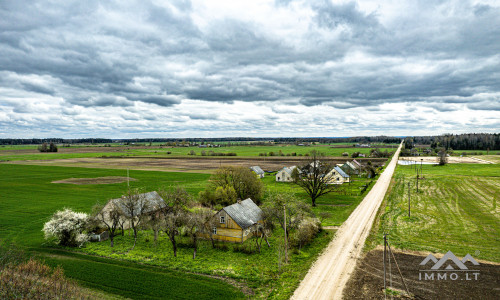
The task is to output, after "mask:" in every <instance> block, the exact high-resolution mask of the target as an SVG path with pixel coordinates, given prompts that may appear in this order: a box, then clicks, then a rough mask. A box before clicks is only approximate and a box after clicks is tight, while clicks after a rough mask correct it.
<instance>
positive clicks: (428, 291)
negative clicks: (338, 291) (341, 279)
mask: <svg viewBox="0 0 500 300" xmlns="http://www.w3.org/2000/svg"><path fill="white" fill-rule="evenodd" d="M381 248H382V247H379V248H377V249H375V250H372V251H369V252H368V253H366V255H365V256H364V257H363V258H362V259H361V260H360V261H358V264H357V266H356V270H355V271H354V272H353V274H352V276H351V278H350V279H349V281H348V282H347V286H346V288H345V290H344V294H343V298H344V299H384V292H383V288H384V266H383V249H381ZM472 255H474V253H472ZM394 256H395V257H396V260H397V263H398V265H399V268H400V269H401V273H402V274H403V277H404V279H405V283H406V285H407V286H408V289H409V291H410V294H411V297H406V296H404V295H402V294H400V295H397V296H394V298H395V299H500V265H499V264H495V263H488V262H484V261H478V262H479V266H473V269H475V270H479V275H478V278H477V280H475V278H474V275H472V274H470V278H469V279H471V280H467V278H466V276H465V275H464V273H463V272H456V273H460V277H459V278H458V279H456V280H452V279H450V278H447V279H446V280H443V279H441V280H437V279H434V280H424V275H423V274H422V275H421V276H422V277H421V279H422V280H420V279H419V274H420V273H419V270H421V269H422V266H420V263H421V262H422V261H423V260H424V259H425V258H426V254H421V253H416V252H402V251H394ZM435 257H436V258H438V259H439V258H440V257H442V254H441V255H436V254H435ZM459 259H461V257H460V258H459ZM469 264H470V263H469ZM469 264H468V267H469V269H472V267H471V266H472V265H470V266H469ZM391 269H392V286H393V287H394V288H393V290H398V291H400V290H401V291H404V290H405V288H404V286H403V284H402V282H401V278H400V276H399V273H398V271H397V268H396V266H395V264H394V261H392V262H391ZM386 270H387V281H386V282H387V286H388V287H389V283H388V282H389V275H388V274H389V272H388V265H386ZM436 276H437V275H436ZM436 278H437V277H436ZM390 298H391V296H390V295H389V294H388V295H387V299H390Z"/></svg>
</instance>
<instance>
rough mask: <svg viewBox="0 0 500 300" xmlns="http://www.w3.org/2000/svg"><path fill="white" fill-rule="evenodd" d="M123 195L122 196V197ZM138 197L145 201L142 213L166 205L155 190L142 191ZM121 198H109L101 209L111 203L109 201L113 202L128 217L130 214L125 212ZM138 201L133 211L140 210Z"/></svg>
mask: <svg viewBox="0 0 500 300" xmlns="http://www.w3.org/2000/svg"><path fill="white" fill-rule="evenodd" d="M123 197H124V196H122V198H123ZM139 197H140V198H141V199H143V200H144V201H145V202H146V209H145V210H144V211H143V213H149V212H152V211H155V210H158V209H160V208H164V207H166V206H167V204H166V203H165V201H164V200H163V198H162V197H160V195H159V194H158V193H157V192H156V191H153V192H149V193H143V194H139ZM122 198H117V199H111V200H109V202H108V203H107V204H106V206H105V207H104V208H103V209H106V208H107V207H108V206H110V205H111V203H113V204H114V205H116V206H117V207H118V208H119V209H120V210H121V211H122V212H123V213H124V214H125V215H126V216H127V217H129V218H130V214H129V213H128V212H127V209H125V206H124V205H123V203H121V201H120V200H121V199H122ZM139 205H140V204H139V203H137V205H136V207H135V209H134V211H138V210H140V207H139ZM134 215H135V216H137V215H136V214H134Z"/></svg>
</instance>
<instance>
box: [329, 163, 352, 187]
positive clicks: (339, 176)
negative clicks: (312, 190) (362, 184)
mask: <svg viewBox="0 0 500 300" xmlns="http://www.w3.org/2000/svg"><path fill="white" fill-rule="evenodd" d="M326 176H328V177H329V178H330V180H329V182H328V183H329V184H342V183H344V182H349V175H347V174H346V173H345V172H344V170H342V169H341V168H340V167H339V166H337V167H334V168H333V169H332V170H331V171H330V172H329V173H328V174H327V175H326Z"/></svg>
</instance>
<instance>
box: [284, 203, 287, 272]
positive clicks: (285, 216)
mask: <svg viewBox="0 0 500 300" xmlns="http://www.w3.org/2000/svg"><path fill="white" fill-rule="evenodd" d="M283 219H284V221H283V225H284V226H283V227H284V228H285V263H286V264H287V263H288V243H287V242H288V241H287V238H286V206H285V204H283Z"/></svg>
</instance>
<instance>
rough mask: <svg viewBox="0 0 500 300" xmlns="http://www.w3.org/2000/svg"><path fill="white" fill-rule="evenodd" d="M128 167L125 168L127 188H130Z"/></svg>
mask: <svg viewBox="0 0 500 300" xmlns="http://www.w3.org/2000/svg"><path fill="white" fill-rule="evenodd" d="M128 174H129V173H128V168H127V188H130V183H129V182H130V176H129V175H128Z"/></svg>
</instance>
